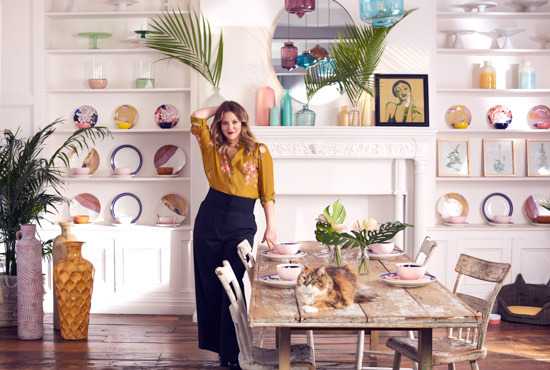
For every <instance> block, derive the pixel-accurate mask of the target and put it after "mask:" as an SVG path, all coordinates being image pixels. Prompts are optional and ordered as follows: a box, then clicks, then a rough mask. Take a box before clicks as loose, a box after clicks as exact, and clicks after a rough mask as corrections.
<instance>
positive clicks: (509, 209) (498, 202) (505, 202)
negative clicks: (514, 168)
mask: <svg viewBox="0 0 550 370" xmlns="http://www.w3.org/2000/svg"><path fill="white" fill-rule="evenodd" d="M481 210H482V211H483V217H485V219H486V220H487V221H489V222H493V218H494V217H495V216H497V215H498V216H512V213H513V212H514V206H513V205H512V201H511V200H510V198H508V197H507V196H506V195H504V194H502V193H493V194H489V195H488V196H487V197H486V198H485V199H484V200H483V203H482V205H481Z"/></svg>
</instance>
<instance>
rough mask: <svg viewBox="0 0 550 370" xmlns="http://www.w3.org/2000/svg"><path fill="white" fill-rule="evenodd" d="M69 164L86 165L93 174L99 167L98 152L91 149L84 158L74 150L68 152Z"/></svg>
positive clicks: (73, 166) (75, 165) (72, 166)
mask: <svg viewBox="0 0 550 370" xmlns="http://www.w3.org/2000/svg"><path fill="white" fill-rule="evenodd" d="M69 165H70V167H71V168H77V167H87V168H89V169H90V175H93V174H94V173H95V172H96V171H97V168H98V167H99V153H98V152H97V150H95V149H93V148H92V149H91V150H90V151H89V152H88V154H86V157H85V158H84V159H82V158H81V156H80V154H77V153H76V152H75V151H74V150H73V151H72V152H71V154H69Z"/></svg>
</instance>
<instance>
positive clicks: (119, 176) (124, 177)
mask: <svg viewBox="0 0 550 370" xmlns="http://www.w3.org/2000/svg"><path fill="white" fill-rule="evenodd" d="M111 176H112V177H115V178H118V179H129V178H130V177H134V176H135V175H114V174H113V175H111Z"/></svg>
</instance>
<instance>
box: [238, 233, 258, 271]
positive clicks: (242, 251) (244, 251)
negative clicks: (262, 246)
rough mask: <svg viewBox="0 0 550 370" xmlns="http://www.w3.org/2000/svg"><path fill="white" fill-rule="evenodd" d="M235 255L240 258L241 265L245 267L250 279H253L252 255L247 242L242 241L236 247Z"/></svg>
mask: <svg viewBox="0 0 550 370" xmlns="http://www.w3.org/2000/svg"><path fill="white" fill-rule="evenodd" d="M237 253H238V255H239V257H240V258H241V261H242V263H243V265H244V266H245V267H246V272H248V276H249V277H250V279H251V280H252V279H254V262H255V261H254V255H253V254H252V247H251V246H250V243H249V242H248V240H246V239H245V240H243V241H242V242H240V243H239V244H238V245H237Z"/></svg>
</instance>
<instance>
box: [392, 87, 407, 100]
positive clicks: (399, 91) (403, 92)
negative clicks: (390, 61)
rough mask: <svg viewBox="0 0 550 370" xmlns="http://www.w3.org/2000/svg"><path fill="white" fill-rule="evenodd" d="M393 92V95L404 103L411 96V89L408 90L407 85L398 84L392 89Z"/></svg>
mask: <svg viewBox="0 0 550 370" xmlns="http://www.w3.org/2000/svg"><path fill="white" fill-rule="evenodd" d="M393 92H394V93H395V96H397V98H398V99H399V100H401V101H405V100H407V99H409V96H410V95H411V89H410V88H409V85H407V84H404V83H400V84H398V85H397V86H396V87H395V88H394V89H393Z"/></svg>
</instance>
